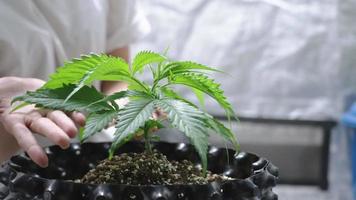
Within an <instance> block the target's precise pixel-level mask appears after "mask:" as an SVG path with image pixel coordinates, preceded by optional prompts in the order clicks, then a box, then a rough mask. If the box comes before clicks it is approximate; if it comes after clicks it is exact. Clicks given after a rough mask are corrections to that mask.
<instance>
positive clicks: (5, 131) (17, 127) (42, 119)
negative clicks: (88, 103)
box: [0, 0, 149, 167]
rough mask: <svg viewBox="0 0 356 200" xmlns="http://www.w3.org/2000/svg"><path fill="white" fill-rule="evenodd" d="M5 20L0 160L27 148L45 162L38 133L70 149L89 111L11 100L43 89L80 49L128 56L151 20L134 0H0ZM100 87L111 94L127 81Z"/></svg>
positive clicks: (0, 56) (0, 47)
mask: <svg viewBox="0 0 356 200" xmlns="http://www.w3.org/2000/svg"><path fill="white" fill-rule="evenodd" d="M0 23H1V24H2V25H3V28H2V29H0V162H2V161H4V160H6V159H8V158H9V157H10V156H11V155H13V154H14V153H16V152H17V151H18V150H19V149H23V150H24V151H26V152H27V153H28V154H29V156H30V157H31V159H32V160H33V161H34V162H35V163H37V164H38V165H39V166H41V167H46V166H47V165H48V158H47V156H46V154H45V153H44V151H43V150H42V148H41V147H40V145H39V143H38V141H36V138H35V136H34V135H33V133H37V134H39V135H42V136H44V137H46V138H47V139H48V140H50V141H51V142H53V143H55V144H57V145H59V146H60V147H62V148H67V147H68V146H69V143H70V138H73V137H75V135H76V133H77V132H78V129H77V126H78V125H81V126H82V125H83V124H84V123H85V117H84V115H82V114H80V113H71V114H68V115H67V114H66V113H64V112H62V111H58V110H57V111H52V110H38V109H36V108H34V107H33V106H26V107H24V108H21V109H19V110H17V111H15V112H13V113H11V112H10V110H11V106H10V101H11V99H12V98H13V97H14V96H16V95H20V94H23V93H24V92H25V91H27V90H36V89H38V88H39V87H41V86H42V85H43V83H44V80H46V79H47V78H48V76H49V75H50V74H51V73H53V72H55V70H56V66H60V65H62V64H63V63H64V62H65V61H66V60H68V59H71V58H74V57H79V56H80V55H81V54H87V53H90V52H97V53H101V52H104V53H108V54H110V55H113V56H120V57H122V58H123V59H125V60H126V61H127V60H128V59H129V44H130V43H132V42H133V41H135V40H136V39H138V38H139V37H140V36H141V35H143V34H144V33H146V32H147V31H148V29H149V25H148V23H147V21H146V20H145V18H144V17H143V15H142V14H141V13H140V12H139V11H138V8H137V4H136V2H135V1H132V0H117V1H114V0H105V1H104V0H103V1H96V0H89V1H88V0H78V1H70V0H64V1H63V0H54V1H46V0H30V1H19V0H14V1H1V2H0ZM25 77H26V78H25ZM98 87H100V89H101V90H102V91H103V92H105V93H112V92H115V91H118V90H122V89H125V87H126V85H125V84H122V83H119V82H108V81H106V82H105V81H104V82H101V84H100V85H99V86H98Z"/></svg>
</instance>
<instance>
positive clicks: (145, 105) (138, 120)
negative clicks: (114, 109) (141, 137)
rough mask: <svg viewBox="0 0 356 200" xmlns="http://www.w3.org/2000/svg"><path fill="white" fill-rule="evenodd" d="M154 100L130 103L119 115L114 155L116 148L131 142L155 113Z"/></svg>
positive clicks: (113, 147)
mask: <svg viewBox="0 0 356 200" xmlns="http://www.w3.org/2000/svg"><path fill="white" fill-rule="evenodd" d="M153 102H154V100H153V99H138V100H134V101H130V102H129V103H128V104H127V105H126V106H125V107H124V108H123V109H122V110H120V111H119V113H118V123H117V125H116V128H117V129H116V131H115V138H114V141H113V143H112V146H111V149H110V155H112V154H113V153H114V151H115V149H116V148H118V147H120V146H121V145H123V144H124V143H126V142H127V141H129V140H130V138H131V137H133V135H134V134H135V133H136V131H137V130H138V129H139V128H140V127H142V126H144V124H145V122H146V121H148V120H149V119H150V117H151V116H152V113H153V111H154V103H153Z"/></svg>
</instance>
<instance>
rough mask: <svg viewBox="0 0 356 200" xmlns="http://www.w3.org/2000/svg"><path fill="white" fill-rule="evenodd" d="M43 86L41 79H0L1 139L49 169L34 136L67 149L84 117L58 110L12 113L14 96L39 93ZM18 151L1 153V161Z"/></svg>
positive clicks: (28, 110) (23, 110)
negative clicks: (42, 137)
mask: <svg viewBox="0 0 356 200" xmlns="http://www.w3.org/2000/svg"><path fill="white" fill-rule="evenodd" d="M43 83H44V82H43V81H41V80H39V79H28V78H17V77H4V78H0V100H1V101H0V125H1V126H0V137H1V141H3V142H5V141H15V142H16V143H17V144H16V143H15V144H13V145H16V146H17V147H18V148H21V149H23V150H24V151H26V152H27V153H28V155H29V156H30V158H31V159H32V160H33V161H34V162H35V163H37V164H38V165H39V166H41V167H46V166H47V165H48V158H47V156H46V154H45V152H44V151H43V150H42V148H41V147H40V146H39V144H38V142H37V141H36V139H35V137H34V135H33V133H37V134H39V135H42V136H44V137H46V138H48V139H49V140H50V141H51V142H53V143H54V144H57V145H59V146H60V147H61V148H63V149H64V148H67V147H68V146H69V144H70V138H73V137H75V135H76V133H77V132H78V130H77V127H76V124H78V125H84V123H85V117H84V115H82V114H81V113H72V114H71V115H70V116H67V115H66V114H65V113H63V112H62V111H58V110H55V111H52V110H43V109H42V110H40V109H36V108H35V107H34V106H32V105H29V106H26V107H23V108H21V109H19V110H16V111H15V112H11V105H10V101H11V99H12V98H13V97H14V96H16V95H19V94H21V93H24V92H25V91H27V90H36V89H37V88H39V87H41V86H42V85H43ZM7 145H8V144H7ZM1 146H5V145H1ZM0 148H1V147H0ZM16 151H17V148H11V149H10V150H8V149H1V151H0V154H3V155H1V156H0V161H1V159H2V160H3V159H4V158H5V157H8V156H10V155H11V154H13V153H15V152H16Z"/></svg>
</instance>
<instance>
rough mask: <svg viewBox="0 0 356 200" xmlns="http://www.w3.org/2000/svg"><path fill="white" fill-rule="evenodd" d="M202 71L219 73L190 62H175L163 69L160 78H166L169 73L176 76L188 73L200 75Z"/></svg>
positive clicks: (216, 70)
mask: <svg viewBox="0 0 356 200" xmlns="http://www.w3.org/2000/svg"><path fill="white" fill-rule="evenodd" d="M203 71H214V72H221V71H219V70H218V69H214V68H211V67H208V66H205V65H202V64H199V63H195V62H191V61H176V62H171V63H169V64H167V65H166V66H165V67H164V69H163V72H162V75H161V78H164V77H168V76H169V75H170V73H171V74H174V75H177V74H181V73H188V72H189V73H193V72H197V73H201V72H203Z"/></svg>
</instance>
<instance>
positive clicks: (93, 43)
mask: <svg viewBox="0 0 356 200" xmlns="http://www.w3.org/2000/svg"><path fill="white" fill-rule="evenodd" d="M0 24H1V29H0V77H1V76H10V75H11V76H21V77H34V78H40V79H43V80H46V79H47V78H48V75H49V74H51V73H53V72H54V71H55V69H56V67H58V66H60V65H62V64H63V62H64V61H66V60H68V59H71V58H74V57H78V56H80V54H86V53H90V52H95V53H105V52H110V51H112V50H114V49H116V48H120V47H123V46H126V45H127V44H129V43H131V42H133V41H134V40H135V39H137V38H138V37H139V36H140V35H142V34H143V33H145V32H148V31H149V24H148V23H147V21H146V19H145V18H144V16H143V15H142V14H141V13H140V12H138V9H137V5H136V3H135V1H133V0H75V1H72V0H51V1H48V0H27V1H24V0H11V1H10V0H8V1H0Z"/></svg>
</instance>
